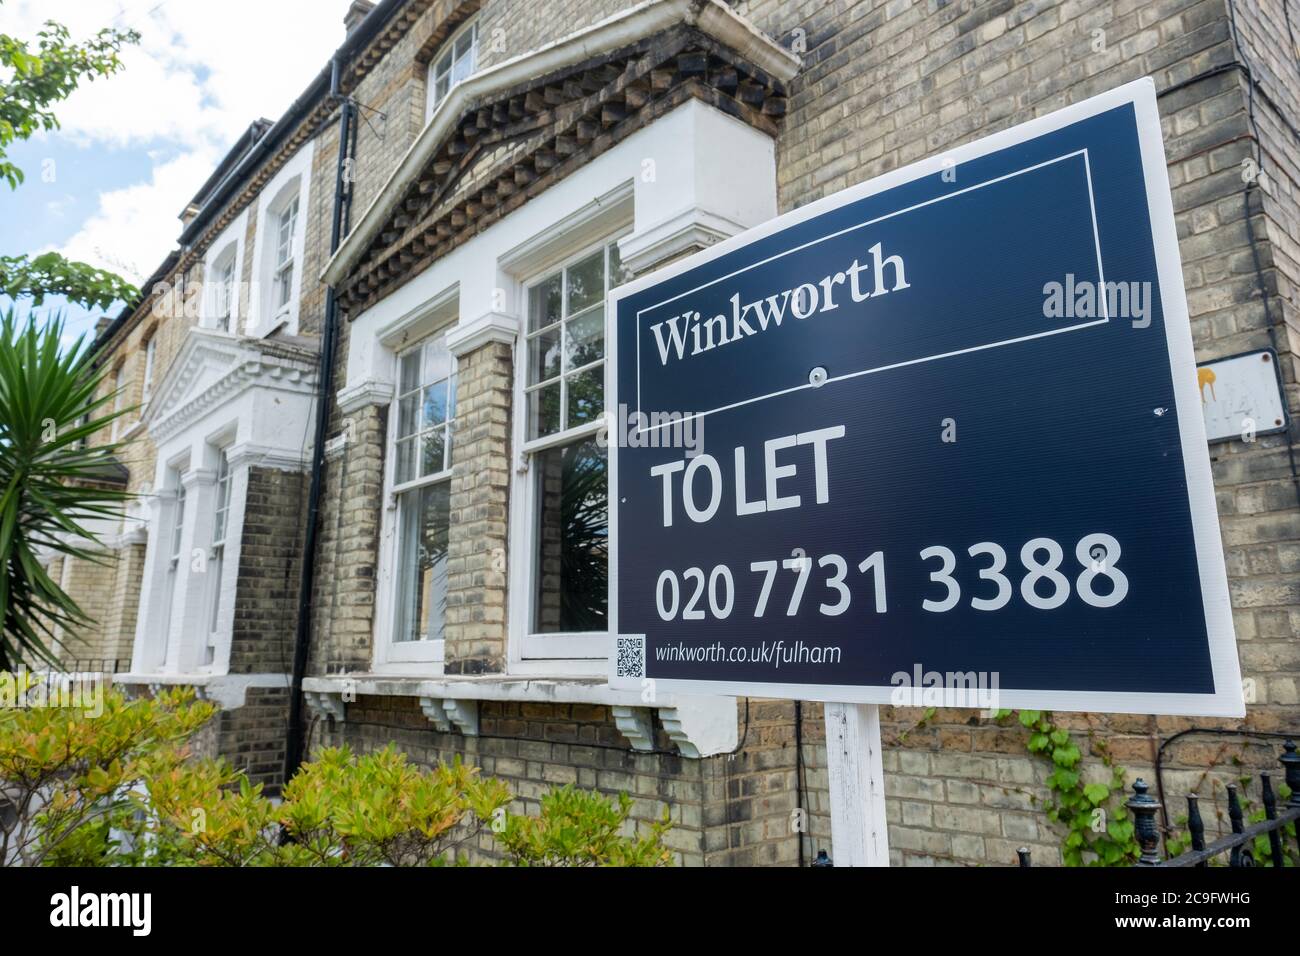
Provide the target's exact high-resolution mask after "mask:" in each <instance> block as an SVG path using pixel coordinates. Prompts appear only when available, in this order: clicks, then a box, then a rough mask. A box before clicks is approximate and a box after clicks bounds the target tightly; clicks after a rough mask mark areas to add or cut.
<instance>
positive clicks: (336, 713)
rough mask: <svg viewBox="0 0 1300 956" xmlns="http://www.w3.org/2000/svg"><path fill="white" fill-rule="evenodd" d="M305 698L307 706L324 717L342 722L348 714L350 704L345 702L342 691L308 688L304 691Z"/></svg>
mask: <svg viewBox="0 0 1300 956" xmlns="http://www.w3.org/2000/svg"><path fill="white" fill-rule="evenodd" d="M303 698H304V699H305V700H306V701H307V706H308V707H310V708H311V709H312V710H314V711H315V712H316V713H317V714H319V715H320V716H322V717H328V718H331V719H332V720H336V721H339V722H342V721H343V719H344V718H345V717H346V715H347V710H348V705H347V704H346V703H344V701H343V695H342V694H341V693H340V694H331V693H329V692H327V691H320V690H308V691H303Z"/></svg>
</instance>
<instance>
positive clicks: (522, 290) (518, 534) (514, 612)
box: [510, 228, 630, 670]
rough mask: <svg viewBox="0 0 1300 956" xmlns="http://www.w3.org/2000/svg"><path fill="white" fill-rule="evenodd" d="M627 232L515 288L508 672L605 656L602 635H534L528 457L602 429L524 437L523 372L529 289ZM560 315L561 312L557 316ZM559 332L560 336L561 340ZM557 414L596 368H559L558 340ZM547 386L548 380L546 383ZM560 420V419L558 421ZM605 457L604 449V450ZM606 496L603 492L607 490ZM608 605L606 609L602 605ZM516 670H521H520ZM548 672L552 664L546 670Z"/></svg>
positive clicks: (590, 426)
mask: <svg viewBox="0 0 1300 956" xmlns="http://www.w3.org/2000/svg"><path fill="white" fill-rule="evenodd" d="M629 231H630V229H629V228H622V229H619V230H617V231H614V232H607V233H605V234H603V235H602V236H601V237H600V238H599V239H597V240H595V241H592V242H588V243H586V244H584V245H583V246H582V247H581V248H580V249H579V250H578V251H577V252H574V253H572V254H566V255H565V256H564V258H562V259H557V260H555V261H553V262H550V263H547V264H546V265H545V267H541V268H535V269H533V270H531V271H530V272H529V274H528V276H527V277H526V278H524V279H523V280H522V281H521V282H520V283H519V289H518V292H519V300H518V301H519V302H520V304H521V305H520V312H521V314H522V317H521V328H520V333H519V342H518V345H517V347H516V350H515V353H516V354H515V387H514V399H513V401H514V417H515V421H516V428H515V448H517V449H519V451H518V456H517V457H518V459H519V462H518V463H519V469H520V474H519V475H518V478H519V479H521V480H519V481H517V482H516V483H515V487H514V494H513V496H512V497H514V498H516V499H517V502H518V508H512V516H511V525H510V532H511V551H512V552H513V557H512V562H511V568H510V582H511V587H510V592H511V598H510V603H511V607H510V618H511V627H510V640H511V645H512V653H511V657H512V658H513V660H512V670H526V669H527V664H528V662H529V661H555V660H566V661H595V662H603V661H605V660H606V659H607V658H608V656H609V635H610V632H609V631H608V630H605V631H576V632H564V631H560V632H551V633H539V632H536V631H534V629H533V623H534V613H535V602H536V593H535V592H536V583H537V558H536V554H535V553H534V552H535V550H536V547H537V517H538V514H537V505H538V502H537V481H536V473H535V468H534V461H535V458H534V456H535V455H536V454H537V453H538V452H543V451H547V450H550V449H554V448H560V447H563V446H566V445H570V444H573V443H575V442H578V441H582V440H584V439H589V438H593V437H595V436H596V435H597V434H598V433H599V432H600V430H601V429H602V428H604V427H606V421H607V419H606V416H601V417H600V418H597V419H596V420H594V421H591V422H585V423H583V424H581V425H577V426H574V427H571V428H565V429H562V430H561V431H558V432H556V433H554V434H552V435H546V436H544V437H541V438H530V437H529V408H528V393H529V391H531V390H532V389H531V388H530V386H529V384H528V372H529V361H530V354H529V341H530V335H529V312H528V303H529V293H530V292H531V290H532V289H533V288H535V287H537V286H538V285H540V284H541V283H542V282H543V281H545V280H546V279H548V278H550V277H551V276H553V275H554V274H555V273H556V272H560V273H561V274H562V275H566V276H567V270H568V269H569V267H570V266H573V265H576V264H577V263H579V262H581V261H582V260H583V259H586V258H588V257H589V256H591V254H592V253H593V252H596V251H598V250H605V249H608V248H609V247H610V246H612V245H615V244H616V243H617V240H618V239H619V238H620V237H621V236H623V235H626V234H627V233H628V232H629ZM605 270H606V274H605V291H606V294H607V293H608V290H609V288H610V285H609V258H608V253H606V259H605ZM567 283H568V280H567V278H566V279H564V280H563V281H562V284H561V292H560V296H561V303H562V309H565V308H567V302H565V299H566V293H567ZM561 314H562V315H563V312H562V313H561ZM566 321H567V318H562V319H561V325H560V327H561V329H562V330H563V329H564V323H565V322H566ZM612 324H613V323H612V321H611V316H610V315H609V312H608V310H606V312H605V333H604V334H605V338H604V342H605V346H604V349H603V352H604V354H603V355H602V357H601V359H600V360H599V361H600V362H601V370H602V372H603V373H604V374H603V389H604V398H605V399H606V400H607V399H608V397H609V395H610V388H611V375H612V372H611V370H610V364H609V359H608V347H609V345H608V344H609V341H610V338H611V336H612V334H613V333H612ZM563 334H564V333H563V331H562V332H561V335H562V336H563ZM560 341H561V367H560V381H561V415H562V416H563V415H567V412H568V409H567V404H568V403H567V396H568V390H567V384H566V379H567V377H568V376H569V375H572V374H573V373H574V372H578V371H581V370H582V369H585V368H590V367H591V366H594V365H595V364H596V363H595V362H591V363H588V364H587V365H584V366H580V367H579V368H577V369H566V368H565V367H564V364H563V363H564V361H566V358H565V356H564V352H565V349H564V345H563V341H564V340H563V338H561V340H560ZM548 381H553V379H551V380H548ZM605 412H606V415H607V414H608V412H609V408H608V406H606V407H605ZM562 421H563V418H562ZM606 451H607V453H608V449H607V450H606ZM607 493H608V491H607ZM613 599H614V595H613V591H612V590H611V591H610V592H609V593H608V595H607V598H606V600H607V602H612V601H613ZM607 606H608V605H607ZM520 665H523V666H522V667H520ZM543 666H548V665H543ZM549 666H550V669H552V670H553V669H554V667H553V665H549Z"/></svg>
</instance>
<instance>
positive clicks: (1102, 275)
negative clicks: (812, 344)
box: [636, 148, 1110, 434]
mask: <svg viewBox="0 0 1300 956" xmlns="http://www.w3.org/2000/svg"><path fill="white" fill-rule="evenodd" d="M1075 156H1082V157H1083V175H1084V180H1085V181H1086V183H1087V185H1088V209H1089V212H1090V213H1091V215H1092V241H1093V246H1094V248H1095V249H1096V253H1097V278H1098V280H1099V284H1098V288H1102V289H1104V288H1105V287H1106V271H1105V269H1104V267H1103V266H1102V261H1101V236H1100V234H1099V233H1098V231H1097V206H1096V203H1095V201H1094V199H1093V193H1092V164H1091V163H1090V162H1089V161H1088V150H1087V149H1086V148H1085V149H1076V150H1075V151H1074V152H1072V153H1065V154H1063V155H1061V156H1057V157H1056V158H1054V159H1045V160H1043V161H1042V162H1041V163H1035V164H1034V165H1032V166H1026V167H1025V168H1024V169H1017V170H1015V171H1014V172H1010V173H1004V174H1003V175H1001V176H995V177H994V178H992V179H989V180H986V181H985V182H982V183H976V184H975V185H974V186H967V187H965V188H964V189H955V190H953V191H952V192H950V193H945V194H944V195H942V196H936V197H934V198H933V199H927V200H925V202H919V203H915V204H914V205H911V206H907V207H905V208H903V209H896V210H894V211H893V212H891V213H886V214H885V215H883V216H877V217H876V218H875V219H870V220H868V221H866V222H860V223H857V224H855V225H852V226H849V227H847V228H845V229H841V230H839V231H838V232H832V233H828V234H827V235H824V236H820V237H819V238H817V239H813V240H810V241H809V242H805V243H804V244H803V245H801V246H795V247H794V248H793V249H787V250H785V251H784V252H778V253H777V254H776V255H774V256H768V257H767V258H766V259H761V260H759V261H758V262H751V263H750V264H749V265H747V266H743V267H742V268H740V269H737V270H736V271H735V272H729V273H727V274H726V275H725V276H719V277H718V278H716V279H710V280H709V281H708V282H705V283H704V284H703V285H697V286H696V287H695V288H693V289H687V290H686V291H685V292H679V293H678V294H677V295H675V296H672V297H671V298H668V299H664V300H663V301H662V302H656V303H655V304H654V305H647V306H646V307H645V308H644V309H640V310H638V312H637V314H636V410H637V412H638V413H640V411H641V317H642V316H643V315H645V314H646V313H647V312H650V311H652V310H654V309H657V308H659V307H660V306H662V305H667V304H668V303H669V302H675V301H676V300H678V299H684V298H685V297H686V296H688V295H691V294H693V293H695V292H699V291H700V290H701V289H707V288H708V287H709V286H711V285H717V284H718V283H719V282H725V281H726V280H727V279H730V278H731V277H732V276H738V275H740V274H741V273H742V272H748V271H749V270H750V269H757V268H758V267H759V266H763V265H767V264H768V263H769V262H774V261H776V260H777V259H780V258H782V257H784V256H788V255H793V254H794V253H796V252H799V251H801V250H803V249H807V248H808V247H809V246H815V245H817V244H818V243H822V242H826V241H828V240H830V239H836V238H838V237H840V236H843V235H847V234H848V233H850V232H856V231H857V230H859V229H865V228H867V227H868V226H874V225H876V224H877V223H880V222H884V221H885V220H886V219H893V218H895V217H896V216H901V215H903V214H904V213H908V212H913V211H915V210H917V209H923V208H925V207H926V206H933V205H934V204H936V203H940V202H943V201H944V200H945V199H952V198H953V197H954V196H961V195H964V194H966V193H970V192H974V191H975V190H977V189H983V188H984V187H985V186H992V185H994V184H995V183H1000V182H1005V181H1006V180H1008V179H1014V178H1015V177H1017V176H1023V175H1024V174H1025V173H1032V172H1034V171H1035V170H1039V169H1044V168H1046V167H1048V166H1051V165H1053V164H1055V163H1060V162H1064V161H1065V160H1067V159H1073V158H1074V157H1075ZM844 205H847V203H844ZM1099 301H1100V303H1101V310H1102V317H1101V318H1100V319H1094V320H1092V321H1091V322H1076V323H1075V324H1074V325H1068V326H1064V327H1062V328H1059V329H1050V330H1048V331H1046V332H1035V333H1034V334H1032V335H1021V336H1017V337H1016V338H1013V339H1003V340H1002V341H1000V342H989V343H986V344H984V345H972V346H971V347H969V348H964V349H955V350H953V351H951V352H943V353H941V354H939V355H926V356H922V357H921V358H915V359H908V360H907V361H905V362H894V363H892V364H890V365H881V366H878V367H876V368H865V369H859V370H858V371H856V372H845V373H844V374H843V375H836V376H834V377H832V378H828V379H826V380H825V381H824V382H821V383H819V384H818V385H812V384H810V383H808V382H805V383H803V384H802V385H792V386H790V387H789V388H782V389H778V390H777V391H775V392H769V393H767V394H766V395H757V396H755V397H753V398H746V399H744V400H742V401H739V402H732V403H731V404H729V405H719V406H718V407H717V408H710V409H707V410H706V411H702V412H696V413H694V414H691V415H682V416H680V417H675V418H674V419H673V422H674V424H675V423H677V422H688V421H690V420H691V419H694V418H703V417H704V416H705V415H712V414H713V413H714V412H725V411H729V410H730V409H733V408H740V407H741V406H742V405H749V404H751V403H752V402H761V401H764V400H766V399H769V398H776V397H778V396H780V395H789V394H790V393H791V392H798V391H802V390H803V389H805V388H820V387H821V386H822V385H829V384H831V383H832V382H840V381H843V380H845V379H849V378H857V377H858V376H860V375H873V374H875V373H876V372H888V371H891V370H892V369H896V368H905V367H906V366H908V365H920V364H922V363H924V362H934V361H937V360H938V359H945V358H952V357H954V356H957V355H966V354H968V353H970V352H982V351H984V350H985V349H995V348H998V347H999V346H1002V345H1015V344H1016V343H1018V342H1029V341H1032V340H1033V339H1041V338H1046V337H1047V336H1049V335H1060V334H1061V333H1062V332H1074V331H1077V330H1079V329H1086V328H1090V327H1092V326H1094V325H1105V324H1106V323H1107V322H1109V321H1110V314H1109V313H1108V312H1107V309H1108V308H1109V303H1108V302H1107V301H1106V297H1105V296H1101V297H1100V298H1099ZM637 420H638V421H641V420H642V419H641V417H640V415H639V414H638V417H637ZM660 427H663V426H662V425H654V426H647V427H645V428H637V429H636V432H637V434H643V433H645V432H648V431H652V430H653V429H654V428H660Z"/></svg>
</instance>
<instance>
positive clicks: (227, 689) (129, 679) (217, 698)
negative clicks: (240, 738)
mask: <svg viewBox="0 0 1300 956" xmlns="http://www.w3.org/2000/svg"><path fill="white" fill-rule="evenodd" d="M113 683H114V684H123V685H126V686H129V687H150V688H153V689H155V690H158V689H161V688H163V687H193V688H194V689H195V691H196V692H197V694H198V697H199V698H200V699H201V700H210V701H212V702H213V703H215V704H217V705H219V706H220V707H221V708H222V709H223V710H238V709H239V708H240V707H243V706H244V700H245V694H246V692H247V691H248V688H250V687H284V688H288V686H289V675H288V674H212V673H195V674H162V673H154V674H150V673H136V672H127V673H123V674H114V675H113Z"/></svg>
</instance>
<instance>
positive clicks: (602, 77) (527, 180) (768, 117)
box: [325, 0, 798, 317]
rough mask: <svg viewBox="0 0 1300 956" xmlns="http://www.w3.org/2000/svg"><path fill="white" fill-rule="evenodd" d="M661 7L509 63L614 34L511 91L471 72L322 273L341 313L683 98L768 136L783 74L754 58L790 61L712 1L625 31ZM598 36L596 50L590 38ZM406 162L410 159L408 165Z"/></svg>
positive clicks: (779, 104) (499, 78)
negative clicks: (612, 45)
mask: <svg viewBox="0 0 1300 956" xmlns="http://www.w3.org/2000/svg"><path fill="white" fill-rule="evenodd" d="M670 6H672V3H671V2H669V0H662V2H660V3H657V4H655V3H652V4H648V5H646V7H645V8H644V9H642V8H638V9H637V11H633V12H632V13H630V14H629V15H628V16H627V17H626V18H625V20H626V24H625V26H626V29H616V28H618V27H621V26H624V25H623V24H618V23H615V22H614V21H613V20H611V21H607V22H606V23H605V24H602V25H598V27H597V28H593V31H592V32H590V33H589V34H586V35H577V36H575V37H574V38H571V39H570V40H567V41H561V42H560V43H559V44H556V45H555V46H554V47H549V48H543V50H540V51H537V53H535V54H532V55H530V57H525V58H521V59H520V60H519V61H518V63H520V64H522V63H526V62H528V61H529V60H530V59H535V60H537V61H538V62H537V65H538V66H539V67H541V66H544V65H545V63H558V62H563V61H562V59H561V55H562V52H563V48H564V47H565V46H566V44H568V45H572V46H573V47H574V49H576V50H583V49H591V48H597V49H599V48H601V44H602V43H606V44H607V43H609V42H611V41H612V40H613V39H617V38H619V37H625V38H626V39H627V42H626V44H625V45H623V46H620V47H618V48H617V49H612V50H606V51H605V52H599V53H595V54H593V55H591V56H589V57H588V58H586V59H583V60H578V61H575V62H572V63H569V64H568V65H564V66H558V67H553V68H551V69H549V70H546V71H542V72H539V73H537V74H533V75H528V77H527V78H526V79H521V80H520V81H518V82H515V83H513V84H512V85H504V80H506V79H508V78H509V77H510V76H514V75H515V72H514V71H513V68H512V69H507V68H508V67H511V64H502V65H501V67H499V68H497V72H496V74H495V75H490V74H491V71H489V73H485V74H482V75H480V76H478V77H473V78H471V79H470V80H468V81H466V82H465V83H463V84H461V86H460V87H459V88H458V89H457V90H455V91H453V93H452V95H451V96H449V97H448V101H447V102H445V103H444V104H443V106H442V107H441V108H440V110H442V111H444V112H441V113H439V114H435V117H434V119H433V120H432V121H431V123H430V126H429V128H428V129H426V131H425V133H423V134H422V135H421V139H420V140H419V141H417V143H416V145H415V146H414V147H412V150H411V153H408V158H407V160H405V161H404V162H403V165H402V167H400V168H399V169H398V170H397V171H396V172H395V173H394V175H393V179H392V180H390V183H389V186H388V187H386V188H385V191H384V193H382V194H381V195H380V197H378V198H377V199H376V201H375V203H374V204H372V206H371V208H370V209H368V210H367V211H366V213H365V215H364V217H363V218H362V221H361V222H360V223H359V224H358V226H357V229H356V230H355V231H354V235H353V236H352V237H351V238H350V239H349V240H348V242H346V243H345V244H344V247H343V248H342V249H340V252H339V253H338V254H337V255H336V256H335V258H334V259H333V260H332V261H331V263H330V264H329V266H328V267H327V269H326V272H325V277H326V280H327V281H329V282H331V283H332V284H334V285H335V286H336V287H337V288H339V289H340V293H341V296H340V301H341V303H342V305H343V307H344V309H345V311H346V312H347V314H348V316H349V317H355V316H356V315H357V314H358V313H359V312H361V311H363V310H364V309H366V308H368V307H369V306H371V305H372V304H374V303H375V302H377V301H378V300H379V299H381V298H383V297H384V296H386V295H389V294H390V293H392V292H393V291H395V290H396V289H398V288H400V287H401V286H402V285H404V284H405V283H406V282H408V281H410V280H411V279H412V278H413V277H415V276H416V275H418V274H419V273H420V272H422V271H423V270H424V269H426V268H428V267H429V266H430V265H432V263H433V262H434V261H436V260H437V259H439V258H441V257H442V256H445V255H446V254H447V253H448V252H449V251H450V250H451V249H453V248H455V247H456V246H457V245H459V244H460V243H462V242H465V241H466V240H468V239H469V238H471V237H473V236H474V235H475V234H477V233H478V232H481V231H482V230H484V229H486V228H487V227H489V226H491V225H492V224H493V223H495V222H498V221H500V220H501V219H502V218H503V217H504V216H506V215H508V214H509V213H511V212H513V211H514V210H516V209H518V208H519V207H520V206H522V205H523V204H524V203H526V202H527V201H528V200H529V199H531V198H533V197H534V196H537V195H539V194H540V193H542V192H543V191H545V190H546V189H548V188H550V187H551V186H552V185H554V184H555V183H556V182H558V181H560V180H561V179H563V178H565V177H566V176H568V175H570V174H571V173H573V172H576V171H577V170H579V169H580V168H582V166H584V165H586V164H587V163H589V162H591V160H592V159H593V158H595V157H596V156H598V155H599V154H601V153H603V152H605V151H607V150H608V149H610V148H611V147H612V146H614V145H615V144H617V143H619V142H621V141H622V140H624V139H626V138H627V137H628V136H630V135H631V134H632V133H634V132H636V131H637V130H639V129H641V128H643V127H644V126H646V125H648V124H649V123H651V122H653V121H654V120H655V119H657V118H658V117H659V116H662V115H664V114H665V113H667V112H669V111H670V110H672V109H674V108H675V107H677V106H679V105H681V104H682V103H684V102H686V101H687V100H688V99H691V98H695V99H699V100H701V101H703V102H705V103H708V104H709V105H711V106H714V107H715V108H717V109H719V110H721V111H723V112H725V113H727V114H729V115H732V116H735V117H736V118H738V119H740V120H741V121H743V122H745V123H747V124H749V125H750V126H753V127H755V128H757V129H760V130H762V131H763V132H765V133H767V134H769V135H771V136H775V135H776V133H777V123H778V121H779V119H780V117H782V116H783V115H784V114H785V111H786V95H787V91H786V87H785V80H784V79H781V78H779V77H778V76H776V75H774V74H773V73H771V72H768V71H767V70H764V69H763V68H761V67H760V66H757V65H755V62H754V61H755V60H758V61H761V62H762V63H764V64H765V65H767V66H769V67H771V68H772V69H778V68H779V69H780V71H781V72H782V74H784V75H785V76H786V77H787V78H788V77H789V76H790V75H792V74H793V71H794V68H795V67H796V66H797V62H798V61H797V58H794V57H793V56H792V55H790V54H789V53H787V52H786V51H784V50H782V49H781V48H780V47H777V46H776V45H775V44H774V43H773V42H772V41H770V40H767V39H766V38H764V37H762V35H761V34H758V33H757V31H754V30H753V28H752V27H750V26H749V25H748V24H746V23H745V22H744V21H743V20H740V18H738V17H736V16H735V14H733V13H731V12H730V11H729V10H726V8H725V7H721V5H720V4H718V3H716V2H715V0H704V2H697V3H694V4H689V5H688V6H690V7H691V9H692V10H694V11H695V18H696V19H695V22H694V23H693V24H692V23H689V22H688V23H686V24H683V23H680V22H678V24H677V25H676V26H671V27H667V28H662V27H661V28H660V29H658V31H657V32H655V33H653V34H652V35H649V36H643V37H641V38H640V39H636V38H635V37H634V36H632V34H633V33H634V29H635V25H634V24H633V22H632V21H633V18H634V17H642V18H643V19H644V18H647V17H649V16H650V15H651V14H654V13H657V12H659V11H661V10H662V11H667V10H668V8H669V7H670ZM715 8H717V9H715ZM719 10H722V11H724V12H718V11H719ZM706 14H707V16H706ZM645 22H646V24H654V23H658V21H653V20H649V19H646V20H645ZM706 26H707V29H706V28H705V27H706ZM601 30H603V31H604V33H603V34H601V39H600V40H599V42H598V39H597V38H596V36H595V33H596V32H598V31H601ZM718 36H725V37H727V38H728V39H729V40H732V41H734V42H735V43H736V44H737V45H739V46H742V47H744V50H745V52H744V53H739V52H737V51H736V50H735V49H734V48H732V47H730V46H728V45H726V44H725V43H723V42H721V41H720V40H719V39H718ZM557 50H559V51H561V52H557ZM426 156H427V161H426V160H421V159H418V158H419V157H426ZM413 157H414V158H413ZM417 161H419V162H420V163H421V165H419V166H414V165H413V163H415V162H417Z"/></svg>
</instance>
